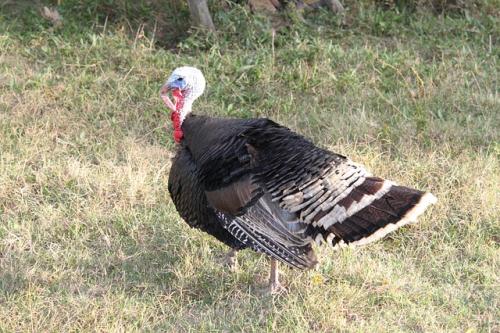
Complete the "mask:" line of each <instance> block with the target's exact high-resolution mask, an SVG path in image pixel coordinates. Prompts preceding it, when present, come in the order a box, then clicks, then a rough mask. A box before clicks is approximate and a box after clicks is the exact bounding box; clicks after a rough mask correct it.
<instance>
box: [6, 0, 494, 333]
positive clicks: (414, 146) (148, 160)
mask: <svg viewBox="0 0 500 333" xmlns="http://www.w3.org/2000/svg"><path fill="white" fill-rule="evenodd" d="M58 3H59V6H58V7H57V8H58V10H59V13H60V15H61V17H62V24H60V23H58V24H55V25H54V24H53V23H51V22H49V21H48V20H47V19H45V18H43V17H42V16H41V14H40V12H39V10H38V9H37V7H31V5H29V6H28V5H27V6H26V7H24V8H21V9H19V7H16V6H15V5H12V4H15V2H11V5H12V6H10V5H9V4H4V5H0V147H1V150H0V220H1V223H0V331H2V332H14V331H16V332H28V331H31V332H49V331H66V332H70V331H79V332H80V331H105V332H114V331H121V332H123V331H125V332H130V331H171V332H189V331H193V332H220V331H222V332H236V331H243V332H271V331H272V332H306V331H316V332H330V331H349V332H363V331H364V332H400V331H411V332H414V331H417V332H439V331H448V332H449V331H452V332H453V331H456V332H498V331H499V330H500V322H499V318H500V313H499V310H498V309H500V306H499V301H500V291H499V282H500V281H499V272H500V267H499V266H500V265H499V264H500V251H499V241H500V236H499V235H500V223H499V221H500V216H499V214H500V213H499V210H498V207H499V206H500V201H499V191H498V188H499V182H500V170H499V169H500V163H499V155H500V143H499V128H500V112H499V109H500V99H499V95H498V91H499V90H498V89H499V88H498V59H499V57H498V56H499V49H498V40H497V38H498V36H499V35H500V34H499V29H498V28H499V27H498V16H496V15H497V14H498V10H497V9H498V7H497V6H498V2H496V1H486V2H485V3H486V4H485V5H484V6H483V7H480V8H479V7H478V8H476V12H473V11H471V12H466V13H461V12H458V13H457V12H452V13H449V14H435V13H430V12H427V11H420V10H416V11H411V12H410V11H401V10H399V9H397V8H392V9H389V10H383V9H381V8H377V7H376V6H375V5H373V4H372V3H371V2H370V1H363V2H360V3H359V4H357V5H354V3H355V2H351V3H349V2H348V1H346V2H345V3H346V4H347V6H346V9H347V10H346V13H345V14H344V16H343V17H341V18H339V17H332V15H331V14H330V13H328V12H327V11H322V12H319V13H314V15H312V16H308V15H307V14H305V16H304V18H303V19H299V20H296V19H294V16H293V15H290V17H289V18H288V19H289V20H291V21H292V22H294V24H293V25H290V26H288V27H284V28H282V30H279V31H277V32H276V33H272V32H271V31H270V29H269V25H268V23H267V22H266V20H265V18H259V17H252V16H251V15H249V14H248V12H247V10H246V9H245V8H244V7H241V6H239V5H231V4H229V5H228V4H226V5H225V7H224V8H222V9H221V10H216V9H214V10H213V12H214V21H215V24H216V26H218V27H219V32H218V34H217V35H205V34H203V33H200V32H195V31H193V32H191V33H189V32H188V31H182V32H179V31H177V30H172V32H169V31H170V30H168V29H166V28H163V30H161V29H160V26H163V27H165V26H168V24H170V23H171V22H173V21H172V20H170V19H169V16H167V17H166V18H164V20H165V21H164V22H163V21H158V24H156V25H155V24H145V25H140V24H138V22H140V20H141V18H145V17H146V16H148V12H147V9H148V7H147V5H144V6H145V7H144V8H145V9H144V13H143V12H140V11H139V12H138V13H137V12H134V13H135V14H137V15H136V16H134V19H133V20H132V19H128V17H127V16H126V15H128V13H127V12H126V11H123V12H117V13H114V14H113V15H111V14H109V15H108V14H106V15H101V14H100V11H103V10H106V8H107V7H106V6H107V4H108V3H109V1H98V0H94V1H89V2H88V3H89V4H88V5H81V4H79V3H80V2H78V1H73V2H72V1H70V0H68V1H59V2H58ZM120 3H121V2H120ZM135 3H139V2H135ZM48 4H49V5H50V4H56V2H49V3H48ZM103 4H104V5H103ZM350 4H351V5H350ZM105 5H106V6H105ZM134 8H135V7H134ZM175 8H177V9H178V12H179V14H180V15H181V16H180V17H181V19H182V17H186V16H185V15H186V13H187V9H186V8H185V6H182V5H178V7H175ZM139 9H140V10H143V8H142V7H141V8H139ZM139 9H137V8H135V9H134V10H139ZM16 10H17V11H16ZM135 14H134V15H135ZM141 15H143V16H141ZM169 15H173V13H172V12H169ZM182 15H183V16H182ZM148 17H149V16H148ZM169 22H170V23H169ZM178 26H179V27H185V22H184V23H182V22H181V23H179V25H178ZM141 27H142V28H141ZM156 27H158V28H156ZM168 27H170V28H172V29H174V28H175V27H174V25H172V26H168ZM170 28H169V29H170ZM155 29H156V30H155ZM131 31H134V33H131ZM156 31H158V33H156V34H155V32H156ZM160 31H161V33H160ZM185 64H190V65H195V66H198V67H199V68H200V69H202V71H203V72H204V73H205V75H206V77H207V81H208V90H207V93H206V94H205V95H204V96H203V97H202V98H201V99H200V101H199V103H198V104H197V105H196V107H195V109H196V112H198V113H203V114H210V115H217V116H231V117H256V116H266V117H270V118H272V119H273V120H275V121H278V122H280V123H282V124H284V125H286V126H288V127H290V128H292V129H293V130H296V131H297V132H299V133H301V134H303V135H305V136H307V137H309V138H311V139H312V140H313V141H314V142H315V143H316V144H318V145H319V146H322V147H325V148H328V149H331V150H333V151H336V152H338V153H341V154H344V155H347V156H349V157H351V158H352V159H353V160H355V161H357V162H360V163H363V164H365V165H366V167H367V168H368V169H369V170H371V171H372V173H374V174H376V175H378V176H382V177H385V178H388V179H392V180H394V181H397V182H399V183H401V184H405V185H408V186H413V187H416V188H418V189H422V190H428V191H431V192H432V193H434V194H435V195H436V196H437V197H438V199H439V201H438V203H437V204H436V205H435V206H433V208H432V209H430V210H429V211H428V212H426V213H425V215H424V216H423V217H422V218H421V219H420V222H419V223H418V224H416V225H413V226H408V227H405V228H403V229H401V230H399V231H397V232H395V233H393V234H392V235H391V236H390V237H387V238H385V239H384V240H382V241H379V242H377V243H374V244H371V245H369V246H367V247H364V248H359V249H347V250H342V251H340V252H334V251H331V250H330V249H328V248H321V249H319V257H320V258H321V263H320V265H319V266H318V268H317V269H314V270H311V271H306V272H301V271H298V270H294V269H288V268H283V269H282V272H283V275H282V282H283V284H284V285H286V287H287V289H288V293H287V294H282V295H279V296H275V297H270V296H269V297H268V296H262V295H261V294H260V293H259V290H260V288H261V287H262V285H263V284H264V283H265V280H266V278H267V276H266V275H267V272H268V265H269V263H268V260H267V259H266V258H264V257H263V256H261V255H258V254H255V253H253V252H251V251H244V252H241V253H240V254H239V263H240V267H239V271H238V272H231V271H230V270H228V269H227V268H225V267H224V266H223V265H221V264H220V259H221V258H222V257H223V256H224V253H225V252H226V248H225V247H224V246H223V245H221V244H220V243H218V242H217V241H216V240H214V239H212V238H211V237H210V236H208V235H205V234H203V233H201V232H199V231H196V230H192V229H190V228H189V227H188V226H187V225H186V224H185V223H184V222H183V221H182V220H181V219H180V218H179V216H178V214H177V213H176V211H175V209H174V206H173V204H172V202H171V200H170V198H169V195H168V191H167V186H166V184H167V178H168V172H169V166H170V158H171V157H172V154H173V152H174V149H175V148H174V146H175V145H174V143H173V140H172V135H171V133H170V127H168V126H167V128H165V127H164V126H165V124H168V122H169V120H168V115H167V114H166V112H165V108H164V106H163V105H162V102H161V100H160V98H159V88H160V86H161V85H162V83H163V82H164V80H165V79H166V78H167V76H168V75H169V73H170V72H171V71H172V69H173V68H175V67H177V66H179V65H185Z"/></svg>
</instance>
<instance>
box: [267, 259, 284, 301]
mask: <svg viewBox="0 0 500 333" xmlns="http://www.w3.org/2000/svg"><path fill="white" fill-rule="evenodd" d="M286 291H287V290H286V288H285V287H283V286H282V285H281V283H280V281H279V270H278V261H277V260H276V259H274V258H272V259H271V274H270V276H269V285H268V287H267V289H266V294H268V295H278V294H281V293H285V292H286Z"/></svg>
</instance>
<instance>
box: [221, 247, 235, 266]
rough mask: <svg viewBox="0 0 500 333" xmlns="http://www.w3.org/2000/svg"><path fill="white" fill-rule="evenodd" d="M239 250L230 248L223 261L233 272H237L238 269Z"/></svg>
mask: <svg viewBox="0 0 500 333" xmlns="http://www.w3.org/2000/svg"><path fill="white" fill-rule="evenodd" d="M237 253H238V251H237V250H236V249H230V250H229V251H228V252H227V253H226V255H225V256H224V259H223V261H222V263H223V265H224V266H226V267H227V268H229V270H230V271H231V272H236V271H237V270H238V258H237V257H236V255H237Z"/></svg>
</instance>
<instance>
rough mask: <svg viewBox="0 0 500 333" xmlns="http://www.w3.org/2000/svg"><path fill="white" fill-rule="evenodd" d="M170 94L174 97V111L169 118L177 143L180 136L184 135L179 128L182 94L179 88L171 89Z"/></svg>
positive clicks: (182, 104)
mask: <svg viewBox="0 0 500 333" xmlns="http://www.w3.org/2000/svg"><path fill="white" fill-rule="evenodd" d="M172 95H173V96H174V97H175V101H176V103H175V111H173V112H172V113H171V114H170V120H172V124H173V126H174V140H175V142H177V143H180V142H181V140H182V138H183V137H184V133H183V132H182V128H181V125H182V124H181V110H182V107H183V106H184V96H182V92H181V90H180V89H175V90H174V91H172Z"/></svg>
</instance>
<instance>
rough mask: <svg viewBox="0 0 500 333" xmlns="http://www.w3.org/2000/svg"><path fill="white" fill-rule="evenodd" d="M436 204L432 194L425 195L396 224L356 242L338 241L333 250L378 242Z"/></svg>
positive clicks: (415, 220) (413, 221) (388, 225)
mask: <svg viewBox="0 0 500 333" xmlns="http://www.w3.org/2000/svg"><path fill="white" fill-rule="evenodd" d="M436 202H437V198H436V197H435V196H434V195H433V194H432V193H429V192H427V193H425V194H424V195H423V196H422V197H421V198H420V200H419V201H418V202H417V204H416V205H415V206H414V207H413V208H411V209H410V210H408V211H407V212H406V213H405V215H404V216H403V217H402V218H401V219H400V220H398V221H397V222H396V223H389V224H387V225H386V226H384V227H383V228H380V229H378V230H377V231H375V232H374V233H372V234H370V235H368V236H366V237H363V238H361V239H359V240H356V241H354V242H350V243H346V242H344V240H340V241H339V242H338V243H337V244H335V246H334V247H333V248H334V249H338V248H343V247H347V246H349V247H354V246H363V245H366V244H368V243H371V242H374V241H376V240H379V239H381V238H383V237H384V236H386V235H387V234H388V233H390V232H392V231H394V230H396V229H398V228H400V227H402V226H404V225H407V224H412V223H415V222H417V218H418V217H419V216H420V215H421V214H422V213H423V212H424V211H425V210H426V209H427V208H428V207H429V206H430V205H432V204H435V203H436Z"/></svg>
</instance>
